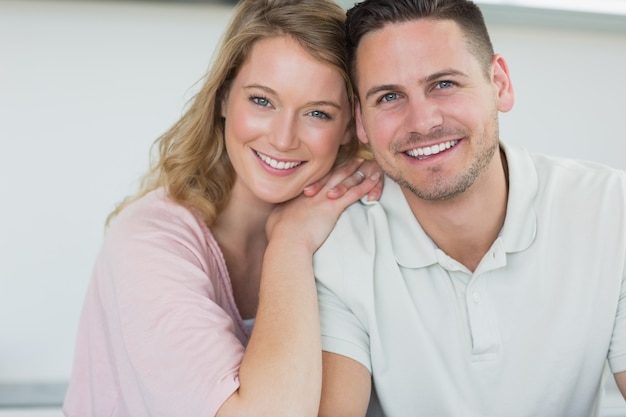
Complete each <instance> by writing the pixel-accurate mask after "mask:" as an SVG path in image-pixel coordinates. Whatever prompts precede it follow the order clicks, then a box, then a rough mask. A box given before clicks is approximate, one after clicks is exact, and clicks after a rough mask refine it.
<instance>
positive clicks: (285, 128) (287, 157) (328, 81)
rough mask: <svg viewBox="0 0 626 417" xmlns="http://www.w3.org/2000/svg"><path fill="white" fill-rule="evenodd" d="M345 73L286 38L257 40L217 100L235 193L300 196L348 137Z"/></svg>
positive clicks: (273, 199)
mask: <svg viewBox="0 0 626 417" xmlns="http://www.w3.org/2000/svg"><path fill="white" fill-rule="evenodd" d="M349 106H350V105H349V102H348V96H347V93H346V88H345V84H344V80H343V78H342V76H341V74H340V72H339V71H338V70H337V69H336V68H334V67H332V66H331V65H329V64H325V63H322V62H320V61H318V60H316V59H314V58H313V57H311V56H310V55H309V54H308V53H307V52H306V51H304V50H303V49H302V47H300V45H299V44H298V43H297V42H296V41H295V40H293V39H292V38H290V37H274V38H269V39H263V40H260V41H258V42H257V43H255V45H254V46H253V48H252V50H251V52H250V55H249V56H248V59H247V61H246V62H245V63H244V64H243V66H242V67H241V68H240V70H239V73H238V74H237V77H236V78H235V79H234V81H233V83H232V86H231V88H230V90H229V92H228V95H227V97H226V98H225V99H224V101H223V102H222V116H223V117H224V118H225V140H226V150H227V152H228V156H229V158H230V160H231V162H232V165H233V167H234V168H235V172H236V174H237V178H236V181H235V187H234V190H233V192H234V193H238V192H245V193H250V194H251V195H252V196H253V197H256V198H257V199H259V200H261V201H264V202H267V203H281V202H284V201H287V200H290V199H292V198H294V197H296V196H297V195H299V194H300V193H301V192H302V190H303V188H304V187H306V186H307V185H309V184H311V183H313V182H315V181H317V180H318V179H320V178H322V177H323V176H324V175H326V173H328V171H329V170H330V169H331V167H332V165H333V162H334V160H335V157H336V155H337V151H338V148H339V145H340V144H346V143H348V141H349V140H350V138H351V136H350V131H349V122H350V117H351V116H350V108H349Z"/></svg>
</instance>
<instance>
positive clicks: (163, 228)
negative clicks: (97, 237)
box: [107, 188, 217, 252]
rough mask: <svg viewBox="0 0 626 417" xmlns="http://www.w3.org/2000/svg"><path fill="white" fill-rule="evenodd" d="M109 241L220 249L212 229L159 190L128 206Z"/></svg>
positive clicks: (111, 230) (117, 219)
mask: <svg viewBox="0 0 626 417" xmlns="http://www.w3.org/2000/svg"><path fill="white" fill-rule="evenodd" d="M107 240H109V241H111V240H112V241H116V242H118V243H119V242H133V241H142V242H146V241H152V242H153V243H157V242H159V241H167V242H171V243H176V244H179V245H183V246H194V247H199V248H201V249H203V252H205V251H206V250H209V251H214V250H216V249H217V243H216V242H215V240H214V238H213V235H212V234H211V231H210V229H209V228H208V226H207V225H206V224H205V223H204V221H203V219H202V218H201V217H200V216H199V215H197V214H196V213H195V212H194V211H193V210H191V209H189V208H188V207H185V206H183V205H181V204H179V203H177V202H175V201H174V200H172V198H171V197H170V196H169V194H168V193H167V190H166V189H164V188H158V189H156V190H153V191H151V192H149V193H147V194H146V195H144V196H142V197H141V198H139V199H137V200H135V201H133V202H132V203H130V204H129V205H128V206H127V207H125V208H124V209H123V210H122V211H121V212H120V213H119V214H118V215H117V217H115V218H113V220H112V221H111V224H110V228H109V230H108V231H107Z"/></svg>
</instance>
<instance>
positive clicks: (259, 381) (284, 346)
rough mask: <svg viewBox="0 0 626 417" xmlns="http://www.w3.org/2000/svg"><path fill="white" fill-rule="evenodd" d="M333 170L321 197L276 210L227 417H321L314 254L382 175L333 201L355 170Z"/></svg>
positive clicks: (222, 413) (224, 414) (225, 407)
mask: <svg viewBox="0 0 626 417" xmlns="http://www.w3.org/2000/svg"><path fill="white" fill-rule="evenodd" d="M355 163H357V162H354V163H353V164H351V165H349V166H346V167H344V168H340V169H339V170H336V171H335V172H334V173H333V174H332V175H331V176H330V177H329V179H328V181H327V183H326V184H325V185H324V187H323V188H322V190H321V192H319V193H317V194H316V195H314V196H311V197H306V196H300V197H298V198H296V199H294V200H292V201H290V202H288V203H286V204H283V205H281V206H280V207H278V208H277V209H276V210H275V212H274V213H273V214H272V216H271V218H270V220H269V221H268V224H267V232H268V238H269V244H268V247H267V250H266V252H265V258H264V264H263V272H262V277H261V289H260V299H259V308H258V312H257V317H256V322H255V326H254V331H253V334H252V337H251V339H250V342H249V344H248V347H247V348H246V352H245V354H244V358H243V361H242V363H241V367H240V371H239V380H240V388H239V390H238V391H237V392H236V393H234V394H233V395H232V396H231V397H230V398H229V399H228V400H227V401H226V402H225V403H224V404H223V406H222V407H221V409H220V410H219V412H218V416H219V417H227V416H241V415H254V416H272V417H280V416H289V417H298V416H317V412H318V408H319V401H320V395H321V382H322V380H321V378H322V359H321V358H322V353H321V342H320V328H319V318H318V306H317V296H316V288H315V280H314V275H313V262H312V258H313V253H314V252H315V251H316V250H317V248H318V247H319V246H320V245H321V244H322V243H323V242H324V240H325V239H326V237H327V236H328V234H329V233H330V231H331V230H332V228H333V226H334V224H335V222H336V220H337V218H338V217H339V215H340V214H341V212H342V211H343V210H344V209H345V208H346V207H347V206H348V205H350V204H352V203H353V202H355V201H357V200H358V199H359V198H361V197H363V196H364V195H366V194H367V193H368V192H369V191H370V190H371V189H372V188H373V187H375V186H376V184H378V182H379V179H380V173H379V172H378V171H376V172H375V173H374V175H373V176H372V177H368V178H365V179H364V180H363V181H361V182H359V183H358V184H356V185H354V186H353V187H352V188H349V189H348V190H347V191H346V192H345V193H344V194H343V195H342V196H340V197H338V198H336V199H330V198H328V196H327V191H328V190H330V189H331V188H333V187H334V186H336V185H337V184H339V183H340V182H341V181H342V180H344V179H346V178H347V176H348V175H350V174H352V173H353V172H354V171H355V165H354V164H355Z"/></svg>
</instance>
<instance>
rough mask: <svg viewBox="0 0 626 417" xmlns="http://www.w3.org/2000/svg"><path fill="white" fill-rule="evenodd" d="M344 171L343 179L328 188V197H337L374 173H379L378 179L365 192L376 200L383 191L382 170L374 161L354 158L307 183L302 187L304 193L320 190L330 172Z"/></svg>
mask: <svg viewBox="0 0 626 417" xmlns="http://www.w3.org/2000/svg"><path fill="white" fill-rule="evenodd" d="M340 172H342V173H344V175H345V177H344V179H343V181H341V182H340V183H339V184H337V185H336V186H335V187H332V188H330V189H329V190H328V192H327V196H328V198H333V199H334V198H339V197H341V196H342V195H344V194H345V193H346V191H348V190H349V189H350V188H352V187H354V186H356V185H358V184H360V183H361V182H362V181H363V180H364V179H365V178H368V177H371V176H372V175H374V174H375V173H379V174H380V176H379V179H378V182H377V183H376V185H375V186H374V188H372V189H371V190H370V191H369V192H368V193H367V199H368V200H369V201H374V200H378V199H379V198H380V195H381V194H382V191H383V176H382V174H383V172H382V170H381V169H380V167H379V166H378V164H377V163H376V162H375V161H365V160H363V159H362V158H354V159H353V160H352V161H350V163H348V164H346V165H344V166H342V167H338V168H335V170H333V171H332V172H331V173H329V174H328V175H326V176H325V177H323V178H322V179H320V180H319V181H317V182H315V183H313V184H311V185H309V186H308V187H306V188H305V189H304V195H306V196H309V197H311V196H314V195H316V194H317V193H319V192H320V190H321V189H322V188H323V187H324V185H325V184H326V182H327V181H328V179H329V178H330V176H331V175H332V174H335V173H340Z"/></svg>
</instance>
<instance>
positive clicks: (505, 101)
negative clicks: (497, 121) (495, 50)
mask: <svg viewBox="0 0 626 417" xmlns="http://www.w3.org/2000/svg"><path fill="white" fill-rule="evenodd" d="M491 71H492V73H491V79H492V82H493V83H494V85H495V87H496V92H497V100H498V110H499V111H501V112H503V113H506V112H508V111H509V110H511V109H512V108H513V104H514V103H515V94H514V92H513V84H512V83H511V76H510V74H509V66H508V64H507V63H506V61H505V60H504V58H503V57H502V56H501V55H498V54H495V55H494V56H493V59H492V61H491Z"/></svg>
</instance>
